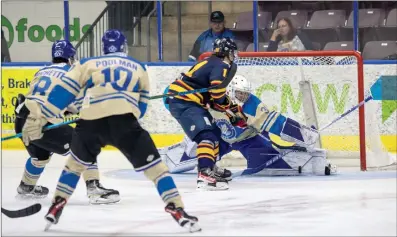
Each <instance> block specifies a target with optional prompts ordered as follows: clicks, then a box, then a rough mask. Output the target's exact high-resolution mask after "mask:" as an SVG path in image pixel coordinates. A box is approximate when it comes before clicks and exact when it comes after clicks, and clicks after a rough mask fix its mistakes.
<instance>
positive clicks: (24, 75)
mask: <svg viewBox="0 0 397 237" xmlns="http://www.w3.org/2000/svg"><path fill="white" fill-rule="evenodd" d="M32 65H34V66H32ZM159 65H161V66H159ZM40 66H43V64H30V65H29V66H25V65H23V64H20V65H18V66H15V65H13V66H3V67H2V106H1V108H2V113H1V115H2V137H4V136H7V135H12V134H13V133H14V131H13V120H14V118H15V117H14V115H13V114H14V112H13V107H14V106H13V104H14V103H15V101H16V96H17V95H18V94H19V93H22V94H23V93H26V92H27V90H28V86H29V81H30V79H31V78H32V76H33V75H34V73H35V72H36V71H37V70H38V69H39V68H40ZM189 67H190V65H189V64H186V63H183V64H180V63H179V64H178V63H174V64H172V63H171V64H170V63H167V64H160V63H151V64H148V72H149V76H150V80H151V95H158V94H162V93H163V91H164V89H165V87H166V86H168V84H169V83H170V82H171V81H173V80H174V79H175V78H177V77H178V76H179V75H180V73H181V72H184V71H186V70H188V69H189ZM303 67H304V68H303V69H304V70H303V71H304V77H305V78H304V79H305V80H308V81H310V82H311V86H312V94H313V100H314V104H315V107H316V111H317V114H318V118H317V119H318V122H319V126H320V127H321V126H322V125H325V124H327V123H328V122H329V121H330V120H332V119H334V118H336V117H337V116H338V115H340V114H341V113H343V112H344V111H346V110H347V109H349V108H350V107H352V106H354V105H355V104H357V102H358V98H357V90H358V88H357V84H358V83H357V77H356V73H357V71H356V68H355V67H354V66H349V65H344V66H330V65H327V66H315V67H313V66H303ZM364 71H365V72H364V84H365V86H366V87H369V86H370V84H371V83H372V82H373V81H374V80H376V79H377V78H378V77H379V76H381V75H395V74H396V73H395V65H365V67H364ZM237 74H240V75H244V76H245V77H246V78H248V79H249V80H250V81H251V83H252V84H253V89H254V94H255V95H256V96H258V97H259V98H260V99H261V100H262V101H264V102H265V103H266V104H267V105H268V106H269V108H271V109H276V110H278V111H281V112H282V113H284V114H287V115H288V116H290V117H292V118H294V119H297V120H299V121H303V120H304V114H303V106H302V103H303V102H302V95H301V94H300V92H299V86H298V82H299V81H300V80H301V75H302V74H301V69H300V68H299V67H298V66H240V67H239V68H238V71H237ZM371 103H372V105H371V107H368V108H367V109H366V115H368V114H370V115H374V116H375V117H374V116H372V118H371V120H369V118H368V119H366V120H368V121H369V122H370V123H371V124H370V125H371V126H372V125H373V124H372V123H374V121H375V123H376V124H377V130H376V131H375V132H378V133H379V134H380V135H381V136H380V138H381V141H382V143H383V144H384V146H385V147H386V148H387V149H388V150H389V151H390V152H395V151H396V150H397V149H396V144H397V139H396V122H397V121H396V112H395V110H396V108H397V102H396V101H387V102H383V103H381V102H371ZM368 111H369V112H370V113H369V112H368ZM374 118H375V120H374ZM142 125H143V126H144V127H145V128H147V129H148V130H149V132H150V133H151V134H152V137H153V139H154V141H155V143H156V145H157V146H158V147H163V146H168V145H172V144H174V143H176V142H179V141H181V140H182V137H183V134H182V130H181V128H180V126H179V125H178V124H177V123H176V121H175V120H174V119H173V118H172V117H171V116H170V114H169V112H168V111H167V110H166V109H165V107H164V105H163V101H162V99H158V100H153V101H151V104H150V106H149V109H148V112H147V115H146V116H145V118H144V119H143V120H142ZM371 126H370V127H371ZM372 128H373V126H372ZM370 132H373V131H371V130H370ZM367 133H368V129H367ZM369 134H370V133H369ZM321 139H322V140H321V141H322V146H323V147H324V148H326V149H329V150H337V151H341V150H342V151H358V148H359V142H358V114H357V113H353V114H352V115H350V116H348V117H346V119H343V120H341V121H339V122H338V123H337V124H335V125H334V126H332V127H330V128H329V129H327V131H324V133H322V138H321ZM275 140H277V138H276V139H275ZM2 148H3V149H23V145H22V142H21V141H20V140H19V139H14V140H10V141H6V142H3V143H2ZM110 149H111V148H110Z"/></svg>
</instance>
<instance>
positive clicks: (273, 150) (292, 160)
mask: <svg viewBox="0 0 397 237" xmlns="http://www.w3.org/2000/svg"><path fill="white" fill-rule="evenodd" d="M227 91H228V94H229V96H230V97H231V98H232V100H233V102H234V103H235V106H233V108H232V109H231V110H232V111H233V112H234V113H240V116H238V117H243V116H246V121H241V123H240V124H235V125H234V126H232V125H231V124H230V123H229V122H228V121H229V119H228V117H229V115H227V114H225V113H219V112H217V111H211V115H213V117H214V119H215V120H216V124H217V126H219V127H220V128H221V131H222V139H223V140H224V141H226V142H227V143H229V144H230V145H226V146H225V145H223V146H222V145H220V156H219V158H221V157H222V156H223V155H225V154H227V153H229V152H231V151H232V150H238V151H240V152H241V153H242V155H243V156H244V157H245V159H247V168H246V169H245V170H244V171H243V172H241V173H242V175H248V174H256V175H294V174H300V173H305V174H308V173H311V174H316V175H324V174H325V175H329V174H330V173H331V172H335V167H334V166H331V165H330V164H329V162H328V161H327V159H326V151H325V150H323V149H317V148H314V146H313V145H314V144H315V142H316V140H317V139H318V136H319V135H318V133H317V132H315V131H313V130H312V129H310V128H307V127H306V126H304V125H302V124H299V123H298V122H296V121H294V120H292V119H290V118H287V117H285V116H283V115H281V114H280V113H278V112H276V111H270V110H269V109H268V108H267V107H266V105H265V104H263V103H262V102H261V101H260V100H259V99H258V98H257V97H256V96H254V95H253V94H251V85H250V83H249V82H248V80H247V79H246V78H244V77H243V76H239V75H237V76H235V77H234V78H233V80H232V82H231V83H230V85H229V87H228V90H227ZM166 106H167V105H166ZM269 133H272V134H274V135H277V136H280V137H281V138H282V139H283V140H284V141H288V142H293V143H295V145H294V146H289V147H283V146H280V145H278V144H275V143H274V142H272V141H271V139H270V138H269ZM195 149H196V144H195V143H194V142H192V141H190V140H189V139H188V138H186V137H185V138H184V141H183V142H181V143H178V144H176V145H174V146H171V147H167V148H163V149H160V151H159V152H160V154H161V155H162V159H163V160H164V161H165V162H166V163H167V165H168V167H169V168H170V170H171V172H173V173H181V172H186V171H189V170H193V169H194V168H195V166H196V162H197V159H196V158H195V155H194V154H195Z"/></svg>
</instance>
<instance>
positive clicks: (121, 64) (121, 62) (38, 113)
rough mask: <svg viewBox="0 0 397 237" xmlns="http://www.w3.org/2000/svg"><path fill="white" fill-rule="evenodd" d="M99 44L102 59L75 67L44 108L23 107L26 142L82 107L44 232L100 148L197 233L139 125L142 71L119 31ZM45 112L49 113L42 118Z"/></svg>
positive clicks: (143, 103)
mask: <svg viewBox="0 0 397 237" xmlns="http://www.w3.org/2000/svg"><path fill="white" fill-rule="evenodd" d="M102 44H103V53H104V55H103V56H100V57H93V58H86V59H82V60H80V61H79V62H77V63H75V64H74V65H73V66H72V67H71V68H70V70H69V71H68V72H67V73H66V74H65V75H64V76H63V77H62V79H61V84H58V85H56V86H55V87H53V88H52V89H51V90H50V91H48V92H46V93H45V97H46V100H45V101H44V103H43V104H40V103H38V102H36V101H34V100H29V99H27V102H25V104H26V106H27V107H28V109H29V110H30V112H31V113H30V114H29V117H28V120H27V121H29V122H27V123H25V126H24V127H23V130H22V133H23V140H24V142H25V143H29V142H30V141H33V140H35V139H38V138H40V137H42V136H43V134H42V127H43V126H44V124H45V123H46V121H47V120H48V119H50V118H52V117H53V115H56V114H58V113H59V112H60V111H61V110H63V109H64V108H66V107H67V106H68V105H69V104H70V103H72V102H73V101H74V100H75V101H76V104H77V103H78V102H81V108H80V120H79V121H78V122H77V125H76V128H75V130H74V133H73V139H72V144H71V151H70V156H69V158H68V160H67V163H66V165H65V167H64V170H63V172H62V174H61V177H60V178H59V181H58V184H57V189H56V192H55V194H54V198H53V200H52V205H51V207H50V209H49V211H48V213H47V214H46V216H45V219H46V220H47V221H48V222H49V223H48V226H47V228H49V226H50V225H51V224H57V223H58V221H59V218H60V216H61V213H62V210H63V208H64V207H65V205H66V203H67V201H68V199H69V198H70V197H71V195H72V194H73V192H74V190H75V188H76V186H77V183H78V181H79V179H80V175H81V173H82V172H84V171H85V170H87V169H90V167H92V164H94V163H95V162H96V160H97V156H98V154H99V153H100V152H101V148H102V147H104V146H106V145H112V146H114V147H116V148H118V149H119V150H120V151H121V152H122V153H123V154H124V155H125V156H126V157H127V159H128V161H129V162H130V163H131V164H132V165H133V167H134V169H135V170H136V171H137V172H143V173H144V174H145V176H146V177H147V178H148V179H150V180H152V181H153V183H154V184H155V186H156V188H157V191H158V193H159V195H160V196H161V198H162V200H163V201H164V202H165V204H166V206H165V211H166V212H168V213H170V214H171V216H172V217H173V218H174V219H175V220H176V221H177V223H178V224H179V225H180V226H182V227H184V228H187V229H189V231H191V232H195V231H199V230H201V229H200V227H199V226H198V223H197V222H198V219H197V218H196V217H194V216H190V215H188V214H187V213H186V212H185V210H184V204H183V201H182V198H181V196H180V194H179V192H178V189H177V187H176V185H175V183H174V181H173V179H172V177H171V176H170V175H169V172H168V168H167V166H166V165H165V164H164V163H163V162H162V160H161V158H160V155H159V153H158V151H157V148H156V146H155V145H154V142H153V140H152V139H151V137H150V135H149V133H148V132H147V131H146V130H144V129H143V128H142V127H141V126H140V124H139V122H138V119H139V118H142V117H143V116H144V115H145V113H146V108H147V105H148V99H149V78H148V73H147V71H146V68H145V66H144V65H142V64H141V63H140V62H138V61H137V60H135V59H133V58H131V57H128V56H127V53H126V50H127V41H126V38H125V36H124V35H123V34H122V33H121V32H120V31H119V30H108V31H106V32H105V33H104V35H103V37H102ZM76 96H78V97H77V98H76ZM44 106H45V107H44ZM45 108H47V109H48V110H49V111H51V114H49V113H44V112H45ZM51 115H52V116H51Z"/></svg>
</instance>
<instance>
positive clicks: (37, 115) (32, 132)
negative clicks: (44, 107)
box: [22, 100, 47, 146]
mask: <svg viewBox="0 0 397 237" xmlns="http://www.w3.org/2000/svg"><path fill="white" fill-rule="evenodd" d="M25 106H26V107H27V108H28V109H29V112H30V113H29V115H28V116H27V118H26V121H25V124H24V125H23V128H22V140H23V143H24V144H25V145H26V146H28V145H29V143H30V142H31V141H34V140H37V139H40V138H42V137H43V127H44V125H46V124H47V120H46V119H45V118H44V117H43V116H42V115H41V109H40V106H39V105H38V104H37V102H35V101H31V100H26V101H25Z"/></svg>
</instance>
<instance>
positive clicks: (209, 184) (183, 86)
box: [167, 38, 237, 190]
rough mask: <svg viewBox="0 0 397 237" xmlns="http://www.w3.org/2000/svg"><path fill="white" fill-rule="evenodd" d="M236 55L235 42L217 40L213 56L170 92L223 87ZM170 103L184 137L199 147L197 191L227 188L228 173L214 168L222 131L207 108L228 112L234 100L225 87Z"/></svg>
mask: <svg viewBox="0 0 397 237" xmlns="http://www.w3.org/2000/svg"><path fill="white" fill-rule="evenodd" d="M236 55H237V45H236V43H235V42H234V41H233V40H232V39H229V38H223V39H218V40H216V41H215V42H214V51H213V54H212V56H211V57H209V58H207V59H205V60H202V61H200V62H198V63H196V64H195V65H194V66H193V67H191V68H190V70H189V71H188V72H186V73H183V74H182V76H181V78H180V79H177V80H175V81H174V82H172V84H171V85H170V86H169V90H168V92H169V93H171V94H176V93H180V92H185V91H189V90H194V89H202V88H209V87H212V86H217V85H220V84H222V82H224V81H225V80H227V78H228V75H229V72H230V71H231V68H232V64H233V60H234V59H235V58H236ZM167 103H168V104H169V110H170V112H171V115H172V116H173V117H174V118H175V119H176V120H177V121H178V123H179V124H180V125H181V127H182V128H183V130H184V132H185V134H186V135H187V136H188V137H189V138H190V139H191V140H193V141H194V142H196V143H197V144H198V145H197V154H196V155H197V157H198V169H199V174H198V179H197V188H198V189H215V190H219V189H221V190H222V189H228V183H227V180H226V179H225V177H223V175H224V173H225V172H217V170H215V168H214V167H215V166H214V165H215V161H216V157H217V156H218V153H219V143H220V141H219V138H220V130H219V128H218V127H217V126H216V125H215V123H214V122H213V118H212V116H211V114H210V113H209V112H208V109H207V108H206V106H207V105H208V104H210V106H211V108H212V109H214V110H217V111H220V112H225V111H226V110H227V109H229V107H230V105H231V101H230V98H229V97H228V96H227V95H226V86H222V87H221V86H220V87H219V88H217V89H212V90H210V91H209V92H206V93H194V94H187V95H176V96H174V97H172V98H169V99H167ZM220 173H222V174H220ZM226 175H227V174H226Z"/></svg>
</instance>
